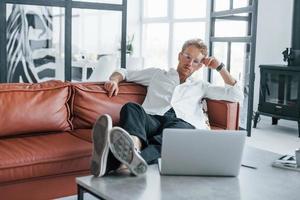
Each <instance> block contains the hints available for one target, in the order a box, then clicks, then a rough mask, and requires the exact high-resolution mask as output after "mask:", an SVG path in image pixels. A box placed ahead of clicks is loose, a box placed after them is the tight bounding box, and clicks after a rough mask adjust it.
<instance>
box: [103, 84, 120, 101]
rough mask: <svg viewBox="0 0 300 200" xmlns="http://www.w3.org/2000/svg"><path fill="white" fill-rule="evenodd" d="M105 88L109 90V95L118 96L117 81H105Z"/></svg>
mask: <svg viewBox="0 0 300 200" xmlns="http://www.w3.org/2000/svg"><path fill="white" fill-rule="evenodd" d="M104 89H105V90H106V91H107V92H108V94H107V96H108V97H109V98H110V97H112V96H113V95H114V96H116V95H118V93H119V86H118V83H117V81H107V82H105V83H104Z"/></svg>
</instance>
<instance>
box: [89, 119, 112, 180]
mask: <svg viewBox="0 0 300 200" xmlns="http://www.w3.org/2000/svg"><path fill="white" fill-rule="evenodd" d="M111 128H112V119H111V117H110V116H109V115H107V114H105V115H102V116H100V117H99V118H98V119H97V120H96V122H95V124H94V126H93V130H92V134H93V137H92V140H93V155H92V160H91V166H90V170H91V173H92V174H93V175H94V176H103V175H104V174H105V173H106V168H107V157H108V152H109V145H108V133H109V131H110V130H111Z"/></svg>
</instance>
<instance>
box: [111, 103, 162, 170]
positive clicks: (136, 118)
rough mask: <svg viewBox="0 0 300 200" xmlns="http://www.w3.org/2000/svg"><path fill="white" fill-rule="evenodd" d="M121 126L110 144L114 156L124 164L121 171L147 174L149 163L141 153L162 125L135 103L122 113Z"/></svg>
mask: <svg viewBox="0 0 300 200" xmlns="http://www.w3.org/2000/svg"><path fill="white" fill-rule="evenodd" d="M120 125H121V127H122V128H119V127H115V128H113V130H112V131H111V133H110V136H109V144H110V149H111V150H112V153H113V154H114V156H115V157H116V158H117V159H118V160H119V161H121V163H123V165H121V167H120V168H119V170H122V171H123V170H124V168H125V169H126V168H129V169H130V171H131V172H132V173H133V174H135V175H138V174H142V173H145V171H146V170H147V163H146V162H145V160H144V159H143V157H141V156H140V151H141V150H142V148H145V147H146V146H147V145H148V137H149V135H151V134H156V133H157V130H158V128H159V127H160V125H161V123H160V121H159V120H158V119H156V118H155V117H154V116H152V115H149V114H147V113H146V112H145V111H144V109H143V108H142V107H141V106H140V105H138V104H135V103H127V104H125V105H124V106H123V107H122V109H121V112H120Z"/></svg>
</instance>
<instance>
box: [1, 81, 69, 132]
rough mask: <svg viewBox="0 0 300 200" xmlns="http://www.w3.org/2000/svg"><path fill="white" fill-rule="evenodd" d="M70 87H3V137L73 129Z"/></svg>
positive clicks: (55, 84) (51, 83) (57, 84)
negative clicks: (69, 102) (69, 104)
mask: <svg viewBox="0 0 300 200" xmlns="http://www.w3.org/2000/svg"><path fill="white" fill-rule="evenodd" d="M70 95H71V89H70V84H69V83H64V82H61V81H47V82H43V83H34V84H30V83H9V84H0V113H1V119H0V137H2V136H12V135H18V134H26V133H35V132H39V133H41V132H51V131H66V130H70V129H71V122H70V109H69V106H68V100H69V98H70Z"/></svg>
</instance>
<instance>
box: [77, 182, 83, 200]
mask: <svg viewBox="0 0 300 200" xmlns="http://www.w3.org/2000/svg"><path fill="white" fill-rule="evenodd" d="M83 195H84V189H83V188H82V187H81V186H80V185H77V200H83Z"/></svg>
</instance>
